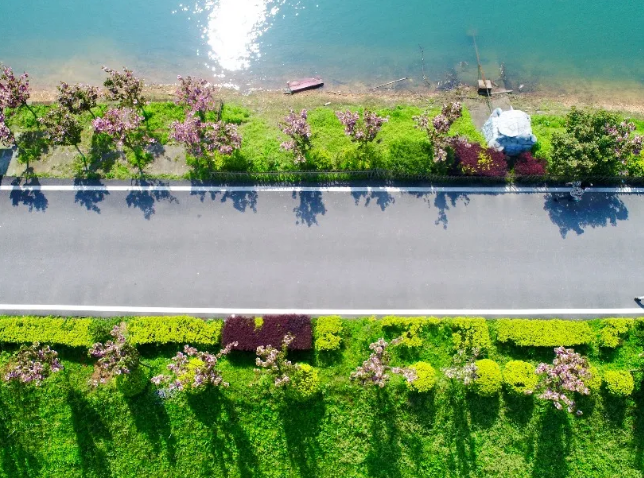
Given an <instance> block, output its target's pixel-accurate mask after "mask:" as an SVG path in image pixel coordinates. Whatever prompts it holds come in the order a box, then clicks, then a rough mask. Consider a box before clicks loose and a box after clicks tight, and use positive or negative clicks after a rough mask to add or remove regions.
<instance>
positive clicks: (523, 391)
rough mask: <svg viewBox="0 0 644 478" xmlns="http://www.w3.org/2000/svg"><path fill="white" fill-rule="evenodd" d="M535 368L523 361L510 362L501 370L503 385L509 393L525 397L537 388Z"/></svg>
mask: <svg viewBox="0 0 644 478" xmlns="http://www.w3.org/2000/svg"><path fill="white" fill-rule="evenodd" d="M534 371H535V366H534V365H532V364H529V363H528V362H524V361H523V360H511V361H509V362H508V363H507V364H505V368H504V369H503V383H505V386H506V389H507V390H508V391H509V392H513V393H516V394H517V395H527V394H529V393H531V392H532V391H533V390H534V388H535V387H536V386H537V382H538V381H539V377H538V376H537V374H536V373H535V372H534Z"/></svg>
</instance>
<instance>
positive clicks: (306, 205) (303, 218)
mask: <svg viewBox="0 0 644 478" xmlns="http://www.w3.org/2000/svg"><path fill="white" fill-rule="evenodd" d="M298 195H299V198H300V205H299V206H297V207H295V208H293V212H294V213H295V217H296V218H297V221H296V222H295V224H306V225H307V226H309V227H311V226H312V225H313V224H315V225H318V226H319V224H318V219H317V218H318V216H319V215H320V214H321V215H322V216H324V215H325V214H326V207H325V206H324V202H323V201H322V193H321V192H319V191H300V192H296V191H293V196H292V197H293V199H297V197H298Z"/></svg>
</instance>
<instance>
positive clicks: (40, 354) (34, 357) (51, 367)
mask: <svg viewBox="0 0 644 478" xmlns="http://www.w3.org/2000/svg"><path fill="white" fill-rule="evenodd" d="M63 368H64V367H63V365H62V364H61V363H60V361H59V360H58V352H56V351H55V350H52V349H51V348H49V345H45V346H43V347H41V346H40V344H39V343H38V342H35V343H34V344H33V345H30V346H26V345H23V346H22V347H20V350H19V351H18V352H17V353H16V354H15V355H14V357H13V358H12V359H11V360H10V362H9V365H8V366H7V368H6V370H5V374H4V376H3V379H4V380H5V381H6V382H18V383H23V384H24V383H33V384H34V385H36V386H40V385H41V384H42V382H43V380H45V379H46V378H47V377H49V376H50V375H51V374H52V373H56V372H60V371H61V370H63Z"/></svg>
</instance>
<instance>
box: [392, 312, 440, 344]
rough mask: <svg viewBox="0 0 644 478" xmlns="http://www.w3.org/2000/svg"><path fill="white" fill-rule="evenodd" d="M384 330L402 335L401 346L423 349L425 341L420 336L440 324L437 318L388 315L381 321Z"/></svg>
mask: <svg viewBox="0 0 644 478" xmlns="http://www.w3.org/2000/svg"><path fill="white" fill-rule="evenodd" d="M380 323H381V325H382V328H383V329H390V330H393V331H395V332H396V333H398V334H400V336H401V337H402V342H401V343H400V344H401V345H404V346H406V347H421V346H422V345H423V339H422V338H421V336H420V334H421V332H423V331H424V330H425V328H426V327H429V326H432V325H438V324H440V319H437V318H436V317H398V316H394V315H388V316H387V317H383V318H382V320H381V322H380Z"/></svg>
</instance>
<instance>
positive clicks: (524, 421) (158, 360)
mask: <svg viewBox="0 0 644 478" xmlns="http://www.w3.org/2000/svg"><path fill="white" fill-rule="evenodd" d="M488 326H489V336H490V339H491V342H490V343H491V345H490V346H489V347H488V351H487V354H486V355H487V357H488V358H491V359H493V360H495V361H496V362H498V363H499V364H500V365H501V368H503V364H505V363H506V362H508V361H509V360H515V359H520V360H525V361H528V362H530V363H532V364H534V365H536V364H537V363H538V362H540V361H545V362H551V361H552V358H553V355H554V354H553V352H552V348H551V347H526V346H522V347H520V346H515V345H508V343H505V344H504V343H501V342H499V341H498V340H497V335H498V323H497V322H495V321H489V322H488ZM343 327H344V330H343V332H342V347H341V349H340V350H339V351H336V352H321V351H311V352H298V353H291V354H290V358H291V359H292V360H294V361H297V362H308V363H311V364H313V365H314V366H316V367H317V368H318V370H319V373H320V378H321V383H322V387H321V389H322V390H321V393H320V394H318V395H317V396H315V397H314V398H313V399H311V400H309V401H306V402H293V401H285V400H284V399H283V398H281V397H280V396H279V395H278V394H276V393H275V391H274V390H271V389H265V388H263V387H259V386H257V385H254V386H252V385H251V383H253V382H254V379H255V372H254V355H253V354H252V353H249V352H233V353H232V354H231V355H229V356H228V358H227V359H225V360H223V361H222V362H221V364H222V370H223V373H224V379H225V380H226V381H228V382H230V387H229V388H227V389H222V390H208V391H205V392H202V393H192V394H177V395H176V396H174V397H172V398H169V399H165V400H162V399H160V398H159V397H158V396H157V395H156V394H155V392H154V390H153V387H149V388H148V390H147V391H146V392H144V394H143V395H140V396H138V397H135V398H129V399H128V398H124V397H123V396H122V395H121V394H120V393H119V392H118V391H117V390H115V389H114V387H113V386H112V385H106V386H104V387H103V388H99V389H96V390H95V389H92V388H91V387H90V386H89V385H88V380H89V379H90V377H91V375H92V372H93V366H92V361H91V360H90V359H88V358H87V357H86V350H85V349H83V348H61V347H55V348H56V349H57V350H59V352H60V355H61V358H62V360H63V363H64V365H65V367H66V368H65V370H64V371H63V372H61V373H59V374H56V375H54V376H53V377H52V378H51V379H49V381H48V382H47V383H46V384H44V385H43V386H42V387H41V388H40V389H27V390H25V389H19V388H16V387H15V386H8V385H6V384H4V383H3V384H2V385H0V470H1V473H2V475H3V476H7V477H20V476H39V477H40V476H43V477H45V476H47V477H49V476H51V477H76V476H78V477H104V476H105V477H107V476H115V477H129V476H132V477H160V476H163V477H175V476H176V477H183V476H200V477H201V476H203V477H220V476H221V477H300V476H301V477H306V478H310V477H327V476H328V477H425V476H428V477H433V476H436V477H450V476H453V477H457V476H458V477H466V476H469V477H478V476H480V477H494V476H503V477H540V478H541V477H609V476H615V474H616V473H619V475H620V476H621V477H641V476H642V470H643V469H644V396H642V392H641V391H640V390H639V388H640V387H639V383H638V385H637V387H636V392H635V394H634V395H633V396H632V397H629V398H625V399H618V398H614V397H611V396H609V395H608V394H607V393H606V392H605V391H597V392H594V393H593V394H591V395H590V396H588V397H581V398H580V399H579V401H578V403H579V407H580V408H581V409H582V410H583V412H584V414H583V416H581V417H574V416H572V415H569V414H567V413H565V412H559V411H557V410H555V409H554V407H553V406H552V404H551V403H549V402H548V403H546V402H542V401H540V400H538V399H537V398H535V397H529V396H526V397H518V398H517V397H513V396H510V395H509V394H508V393H507V392H503V393H501V394H499V395H498V396H495V397H492V398H486V397H480V396H478V395H475V394H474V393H471V392H468V391H464V390H462V389H461V388H459V387H458V386H454V385H451V384H450V382H449V381H448V380H447V379H446V378H445V377H444V376H443V375H442V373H441V372H440V369H441V368H442V367H446V366H448V365H449V364H450V360H451V356H452V355H453V353H454V337H453V333H454V328H453V327H452V326H451V325H450V323H449V321H447V322H441V323H439V324H435V325H430V326H426V327H424V328H422V330H421V332H420V334H419V337H420V338H421V339H422V345H421V346H420V347H405V346H403V345H399V346H397V347H395V348H393V349H392V352H393V361H392V364H394V365H404V366H407V365H410V364H412V363H414V362H416V361H418V360H423V361H427V362H429V363H431V364H432V365H433V366H434V368H435V369H436V370H437V371H439V381H438V384H437V386H436V388H435V389H434V390H433V391H432V392H430V393H426V394H419V393H414V392H411V391H409V390H408V389H407V387H406V385H405V384H404V383H403V382H402V379H401V378H400V377H398V376H394V377H393V379H392V381H391V382H390V384H389V385H388V386H387V387H385V388H384V389H374V388H367V389H365V388H362V387H360V386H358V385H356V384H354V383H352V382H351V381H350V380H349V375H350V373H351V371H352V370H354V369H355V368H356V367H357V366H358V365H360V363H361V362H362V361H363V360H365V359H366V358H367V357H368V355H369V351H368V345H369V343H371V342H373V341H375V340H376V339H377V338H379V337H382V336H384V337H386V338H393V337H395V336H397V335H399V334H400V332H401V331H400V330H397V329H396V328H395V327H394V328H391V327H387V328H383V326H382V321H379V320H374V319H359V320H346V321H343ZM601 327H602V323H601V322H600V321H592V322H590V330H591V334H592V337H593V339H592V340H591V341H590V342H589V343H588V344H587V345H582V346H577V347H574V348H575V350H576V351H578V352H580V353H582V354H584V355H586V356H588V357H589V359H590V362H591V364H592V365H594V366H596V367H598V369H599V370H600V371H601V373H604V372H605V371H608V370H632V369H635V368H637V367H639V363H640V358H639V354H640V353H642V352H643V351H644V349H643V348H642V343H643V342H642V339H643V338H644V324H642V323H641V322H639V321H637V323H636V325H635V326H634V327H633V328H632V329H631V331H630V333H628V334H626V335H623V336H622V339H623V342H622V344H621V345H620V346H618V347H617V348H615V349H605V348H600V347H599V346H598V341H597V340H596V337H597V336H598V335H599V332H600V329H601ZM179 347H180V344H175V345H172V344H170V345H164V346H158V347H157V346H152V345H142V346H139V350H140V351H141V353H142V355H143V360H144V363H145V364H146V365H147V366H149V367H150V368H151V369H150V370H149V373H150V375H152V374H156V373H160V372H162V371H164V369H165V366H166V365H167V364H168V362H169V358H170V357H171V356H172V355H174V354H175V353H176V351H177V350H178V349H179ZM14 348H15V346H9V345H5V346H4V347H3V352H2V356H1V357H2V360H3V361H6V360H7V358H8V353H9V351H11V350H13V349H14ZM636 382H638V380H636Z"/></svg>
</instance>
